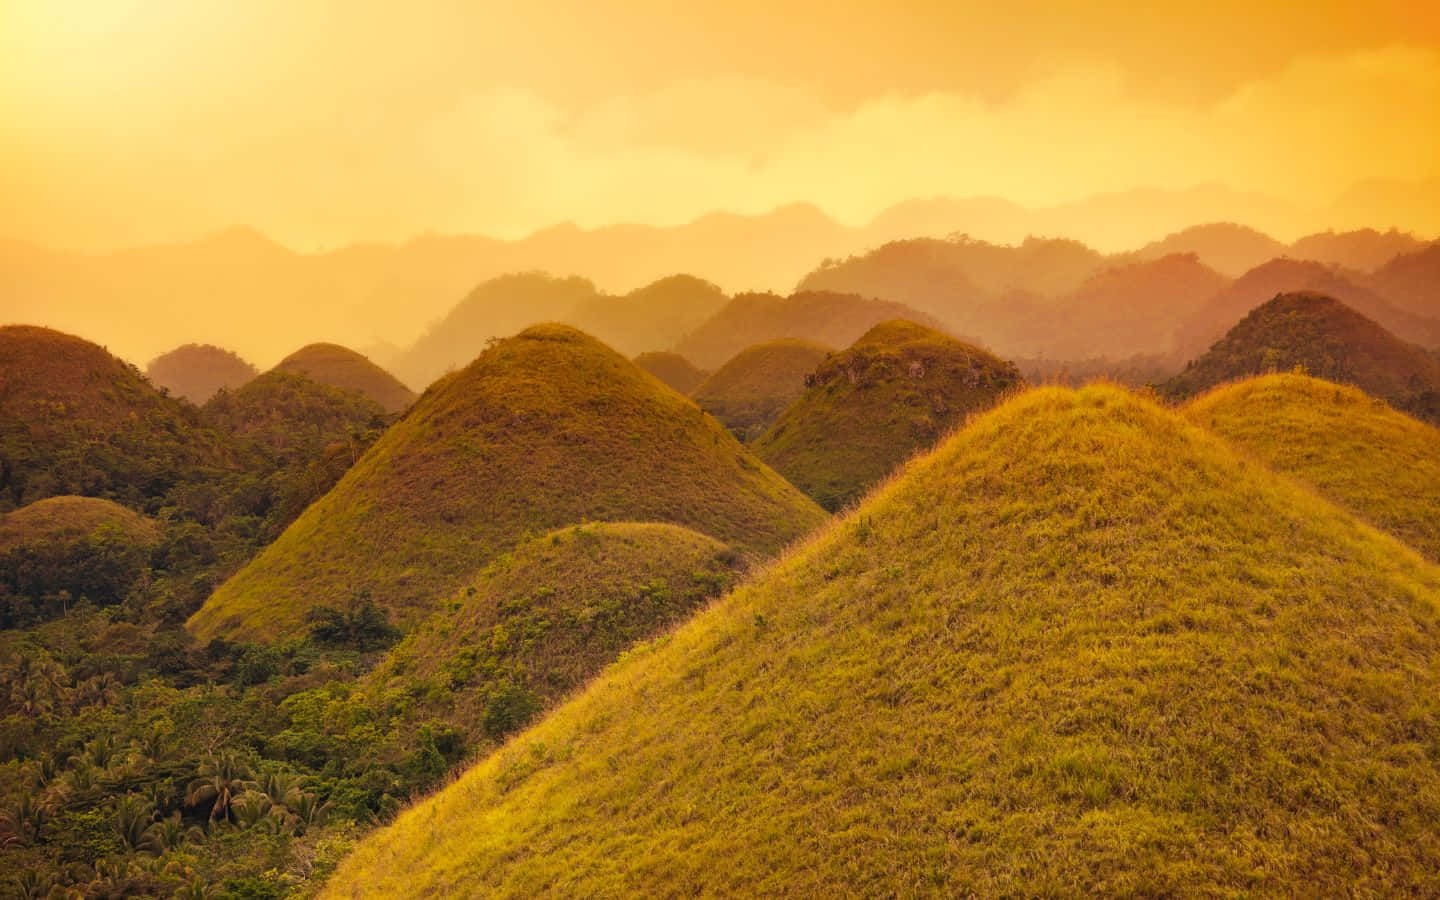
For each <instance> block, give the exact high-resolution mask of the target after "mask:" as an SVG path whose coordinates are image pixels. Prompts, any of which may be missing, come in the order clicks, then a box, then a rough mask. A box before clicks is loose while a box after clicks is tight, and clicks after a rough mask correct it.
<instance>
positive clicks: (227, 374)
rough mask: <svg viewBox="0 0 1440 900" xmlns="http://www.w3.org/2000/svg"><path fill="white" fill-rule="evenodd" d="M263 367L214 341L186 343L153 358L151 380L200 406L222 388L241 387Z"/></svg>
mask: <svg viewBox="0 0 1440 900" xmlns="http://www.w3.org/2000/svg"><path fill="white" fill-rule="evenodd" d="M258 374H260V372H259V370H258V369H256V368H255V367H254V366H252V365H250V363H248V362H246V361H245V360H243V359H241V358H240V357H239V356H238V355H236V354H235V353H233V352H231V351H229V350H226V349H224V348H223V347H216V346H215V345H213V344H186V345H184V346H183V347H176V348H175V349H174V350H171V351H170V352H169V353H164V354H161V355H160V356H157V357H155V358H154V359H152V360H150V364H149V365H148V366H146V367H145V376H146V377H147V378H149V379H150V383H151V384H153V385H155V386H156V387H159V388H164V389H165V390H167V391H169V392H170V393H171V394H173V395H175V396H176V397H184V398H185V399H186V400H189V401H190V402H191V403H194V404H196V405H197V406H198V405H200V404H202V403H204V402H205V401H206V400H209V399H210V398H211V397H213V396H215V392H216V391H218V390H220V389H222V388H237V387H239V386H240V385H242V384H244V383H245V382H247V381H249V380H250V379H252V378H254V377H255V376H256V375H258Z"/></svg>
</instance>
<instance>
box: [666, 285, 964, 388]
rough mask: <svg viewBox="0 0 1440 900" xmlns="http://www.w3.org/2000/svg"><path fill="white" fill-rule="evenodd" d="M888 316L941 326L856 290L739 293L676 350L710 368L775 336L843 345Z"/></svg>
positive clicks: (915, 312) (833, 345)
mask: <svg viewBox="0 0 1440 900" xmlns="http://www.w3.org/2000/svg"><path fill="white" fill-rule="evenodd" d="M888 319H909V320H911V321H913V322H921V323H923V324H925V325H930V326H933V327H936V328H939V327H940V325H939V323H938V322H937V321H936V320H935V319H933V318H931V317H930V316H928V315H925V314H923V313H920V312H917V311H915V310H913V309H911V308H909V307H907V306H904V305H902V304H900V303H893V302H891V301H888V300H872V299H867V298H865V297H860V296H857V295H854V294H836V293H831V292H829V291H801V292H800V293H797V294H791V295H790V296H789V297H781V296H779V295H777V294H739V295H737V296H736V297H735V298H734V299H733V300H731V301H730V302H729V303H727V304H725V306H723V307H722V308H721V309H720V311H719V312H717V313H715V315H713V316H711V317H710V318H709V319H707V320H706V321H705V323H704V324H703V325H701V326H700V327H699V328H697V329H695V330H694V331H693V332H691V333H690V334H688V335H686V336H685V338H684V340H681V341H680V342H678V343H677V344H676V345H675V347H674V350H675V352H676V353H679V354H680V355H681V356H683V357H685V358H686V359H689V360H692V361H693V362H694V363H695V364H696V365H698V366H703V367H706V368H711V369H714V368H716V367H718V366H721V365H723V364H724V363H725V362H726V361H727V360H729V359H731V358H733V357H734V356H735V354H737V353H739V352H740V351H741V350H744V349H745V348H746V347H753V346H754V345H756V344H762V343H764V342H766V341H773V340H776V339H777V338H803V339H805V340H809V341H814V342H816V343H818V344H824V345H826V346H830V347H844V346H847V345H849V344H850V343H852V342H853V341H854V340H855V339H856V338H858V337H859V336H860V335H862V334H864V333H865V332H866V331H868V330H869V329H870V328H872V327H873V326H875V325H878V324H879V323H881V322H884V321H886V320H888Z"/></svg>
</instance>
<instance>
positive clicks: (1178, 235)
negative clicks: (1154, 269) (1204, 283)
mask: <svg viewBox="0 0 1440 900" xmlns="http://www.w3.org/2000/svg"><path fill="white" fill-rule="evenodd" d="M1284 253H1285V245H1284V244H1282V243H1280V242H1279V241H1277V240H1275V239H1274V238H1272V237H1270V235H1268V234H1264V233H1263V232H1260V231H1256V230H1255V229H1254V228H1249V227H1247V226H1245V225H1236V224H1235V223H1233V222H1216V223H1212V224H1209V225H1195V226H1192V227H1190V228H1186V229H1184V230H1182V231H1177V232H1175V233H1174V234H1170V235H1167V236H1166V237H1165V238H1163V239H1161V240H1158V241H1154V242H1152V243H1149V244H1146V245H1145V246H1144V247H1141V248H1140V249H1139V250H1137V251H1135V254H1134V255H1135V256H1136V257H1137V258H1138V259H1140V260H1155V259H1163V258H1164V257H1166V256H1172V255H1175V254H1180V255H1190V254H1194V255H1195V256H1196V257H1197V258H1198V259H1199V260H1201V261H1202V262H1203V263H1204V264H1205V265H1206V266H1208V267H1210V268H1212V269H1214V270H1215V271H1217V272H1220V273H1223V274H1225V275H1228V276H1229V277H1231V278H1234V277H1236V276H1238V275H1240V274H1242V273H1244V272H1248V271H1250V270H1251V269H1253V268H1255V267H1256V266H1258V265H1260V264H1261V263H1263V262H1265V261H1266V260H1269V259H1274V258H1275V257H1277V256H1281V255H1283V254H1284Z"/></svg>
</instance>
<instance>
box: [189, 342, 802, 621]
mask: <svg viewBox="0 0 1440 900" xmlns="http://www.w3.org/2000/svg"><path fill="white" fill-rule="evenodd" d="M585 520H597V521H657V522H670V523H673V524H679V525H685V526H687V527H690V528H693V529H695V530H696V531H700V532H701V533H704V534H708V535H710V536H712V537H715V538H717V539H719V540H721V541H724V542H726V543H729V544H731V545H734V546H736V547H737V548H739V549H741V550H742V551H744V552H747V553H754V554H770V553H773V552H775V551H776V550H778V549H779V548H780V547H782V546H784V545H785V544H786V543H788V542H790V541H791V540H793V539H795V538H797V537H799V536H801V535H803V534H805V533H807V532H809V531H810V530H811V529H813V528H814V527H816V526H817V525H819V524H820V523H821V522H822V521H823V520H824V513H823V512H822V511H821V510H820V509H819V508H818V507H816V506H815V505H814V504H813V503H812V502H811V501H810V500H809V499H808V498H806V497H805V496H804V495H803V494H801V493H800V492H799V491H798V490H796V489H795V488H794V487H792V486H791V485H790V484H789V483H787V482H786V481H785V480H784V479H783V478H781V477H780V476H779V475H777V474H775V473H774V472H773V471H771V470H770V469H769V468H768V467H767V466H765V464H764V463H761V462H760V461H759V460H758V459H756V458H755V457H754V456H753V455H752V454H751V453H750V452H749V451H748V450H746V449H745V448H743V447H742V446H740V445H739V444H738V443H737V442H736V441H735V439H734V438H732V437H731V436H730V435H729V434H728V433H727V432H726V431H725V430H724V429H723V428H722V427H721V426H720V425H719V424H718V423H717V422H715V421H714V419H712V418H710V417H708V416H706V415H705V414H704V413H703V412H701V411H700V409H699V408H698V407H696V406H695V405H694V404H693V403H691V402H690V401H689V400H687V399H685V398H684V397H681V396H680V395H679V394H676V393H675V392H674V391H672V390H670V389H669V388H667V387H665V386H664V385H663V384H661V383H660V382H659V381H657V380H655V379H654V378H652V377H651V376H650V375H648V374H647V373H645V372H644V371H642V370H641V369H639V368H638V367H636V366H635V365H634V364H633V363H631V362H630V361H629V360H627V359H625V358H624V357H622V356H620V355H619V354H618V353H615V352H614V351H613V350H611V349H609V348H608V347H606V346H605V345H603V344H601V343H600V342H598V341H596V340H594V339H593V338H591V337H588V336H587V335H585V334H583V333H581V332H579V331H576V330H575V329H573V328H569V327H567V326H563V325H541V326H535V327H533V328H529V329H527V330H525V331H524V332H522V333H521V334H520V335H518V336H516V337H514V338H511V339H509V340H505V341H502V342H500V343H498V344H496V345H495V346H493V347H492V348H491V349H489V350H487V351H486V352H485V353H484V354H482V355H481V356H480V357H479V358H478V359H477V360H475V362H474V363H472V364H471V365H469V366H468V367H466V368H465V369H463V370H461V371H460V372H457V373H455V374H454V375H451V376H449V377H447V378H445V379H443V380H442V381H441V382H440V383H439V384H437V385H436V386H435V387H433V388H432V389H431V390H429V391H427V392H426V394H425V395H424V396H423V397H422V398H421V399H420V400H419V401H417V403H416V404H415V406H414V407H412V408H411V410H410V411H409V412H408V413H407V414H406V415H405V417H404V418H403V419H401V420H400V421H399V422H397V423H396V424H395V425H393V426H391V428H390V429H389V430H388V431H386V432H385V434H384V435H382V436H381V438H380V439H379V440H378V441H377V442H376V443H375V444H374V446H372V447H371V448H370V450H369V451H368V452H367V453H366V454H365V456H363V457H361V459H360V461H359V462H358V463H356V465H355V466H353V467H352V468H351V469H350V470H349V471H348V472H347V473H346V474H345V477H344V478H342V479H341V480H340V482H339V483H338V484H336V486H335V488H334V489H333V490H331V491H330V493H328V494H326V495H325V496H324V497H322V498H321V499H320V500H319V501H317V502H316V503H314V504H312V505H311V506H310V507H309V508H308V509H307V510H306V511H305V513H304V514H303V515H301V516H300V518H299V519H297V520H296V521H295V523H294V524H293V525H291V526H290V528H288V529H287V530H286V532H285V533H284V534H283V535H281V537H280V538H279V539H278V540H277V541H276V542H275V543H274V544H272V545H271V546H269V547H268V548H266V550H265V551H264V552H263V553H261V554H260V555H259V556H258V557H257V558H256V559H255V560H253V561H252V562H251V563H250V564H249V565H248V566H246V567H245V568H244V569H242V570H241V571H240V572H239V573H237V574H236V575H235V576H234V577H233V578H231V579H230V580H229V581H228V582H226V583H225V584H224V585H222V586H221V587H220V588H219V590H217V591H216V592H215V593H214V594H213V595H212V596H211V598H210V599H209V600H208V601H207V602H206V604H205V606H204V607H202V608H201V609H200V611H199V612H198V613H196V614H195V616H193V617H192V618H191V620H190V622H189V627H190V629H191V630H192V632H193V633H195V634H196V635H197V636H200V637H202V638H208V637H213V636H215V635H220V634H224V635H227V636H244V637H247V638H250V639H266V638H274V637H277V636H280V635H282V634H285V633H286V632H287V631H290V630H293V629H295V628H296V627H299V626H300V625H301V623H303V622H304V620H305V617H306V615H307V613H308V611H309V610H310V609H311V608H312V607H314V606H326V607H331V608H335V609H344V608H346V607H348V606H349V605H350V604H352V603H353V602H354V601H355V600H356V599H357V598H358V597H360V596H361V595H368V596H369V597H370V598H371V599H372V600H373V601H374V602H375V603H376V604H379V605H380V606H381V607H382V608H384V609H386V610H388V611H389V612H390V614H391V615H392V616H393V617H395V619H396V620H397V622H399V623H413V622H415V621H417V620H418V619H419V618H421V617H423V615H424V614H425V613H427V612H429V611H430V610H432V609H433V608H434V606H435V604H437V603H439V602H440V601H442V600H443V599H444V598H445V596H446V595H448V594H449V593H451V592H452V591H454V590H455V589H456V588H458V587H459V586H460V585H461V583H462V580H463V579H464V578H466V577H467V576H469V575H471V574H473V573H474V572H475V571H476V570H477V569H478V568H479V567H480V566H482V565H484V564H485V563H486V562H488V561H490V560H491V559H493V558H494V557H495V556H497V555H498V554H499V553H501V552H504V551H505V550H508V549H510V548H512V547H514V546H516V545H518V544H519V543H521V542H522V541H524V540H525V539H526V538H527V537H534V536H537V535H539V534H542V533H544V532H547V531H550V530H552V529H554V528H557V527H560V526H563V525H568V524H574V523H578V522H582V521H585Z"/></svg>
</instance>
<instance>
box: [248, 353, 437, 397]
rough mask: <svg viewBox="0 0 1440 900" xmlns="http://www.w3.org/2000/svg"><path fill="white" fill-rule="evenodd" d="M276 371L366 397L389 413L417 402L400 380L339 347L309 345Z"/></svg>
mask: <svg viewBox="0 0 1440 900" xmlns="http://www.w3.org/2000/svg"><path fill="white" fill-rule="evenodd" d="M275 369H276V370H277V371H280V372H292V373H295V374H298V375H305V376H307V377H309V378H311V379H313V380H315V381H318V382H320V383H321V384H328V385H330V386H331V387H336V388H339V389H340V390H342V391H354V392H357V393H360V394H363V395H365V396H366V397H368V398H370V399H371V400H373V401H374V402H376V403H378V404H379V405H380V407H381V408H382V409H383V410H385V412H387V413H398V412H403V411H404V410H405V409H407V408H408V407H409V406H410V404H411V403H414V402H415V392H414V391H412V390H410V389H409V388H407V387H406V386H405V385H403V384H401V383H400V380H399V379H398V378H396V377H395V376H394V375H391V374H390V373H389V372H387V371H385V370H384V369H382V368H380V367H379V366H377V365H375V364H374V363H373V362H371V361H370V360H368V359H366V358H365V357H364V356H362V355H361V354H359V353H356V352H355V351H354V350H351V349H349V348H348V347H341V346H340V345H339V344H307V345H306V346H304V347H301V348H300V349H299V350H296V351H295V352H294V353H292V354H290V355H289V356H287V357H285V358H284V359H282V360H280V362H279V363H277V364H276V365H275Z"/></svg>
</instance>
